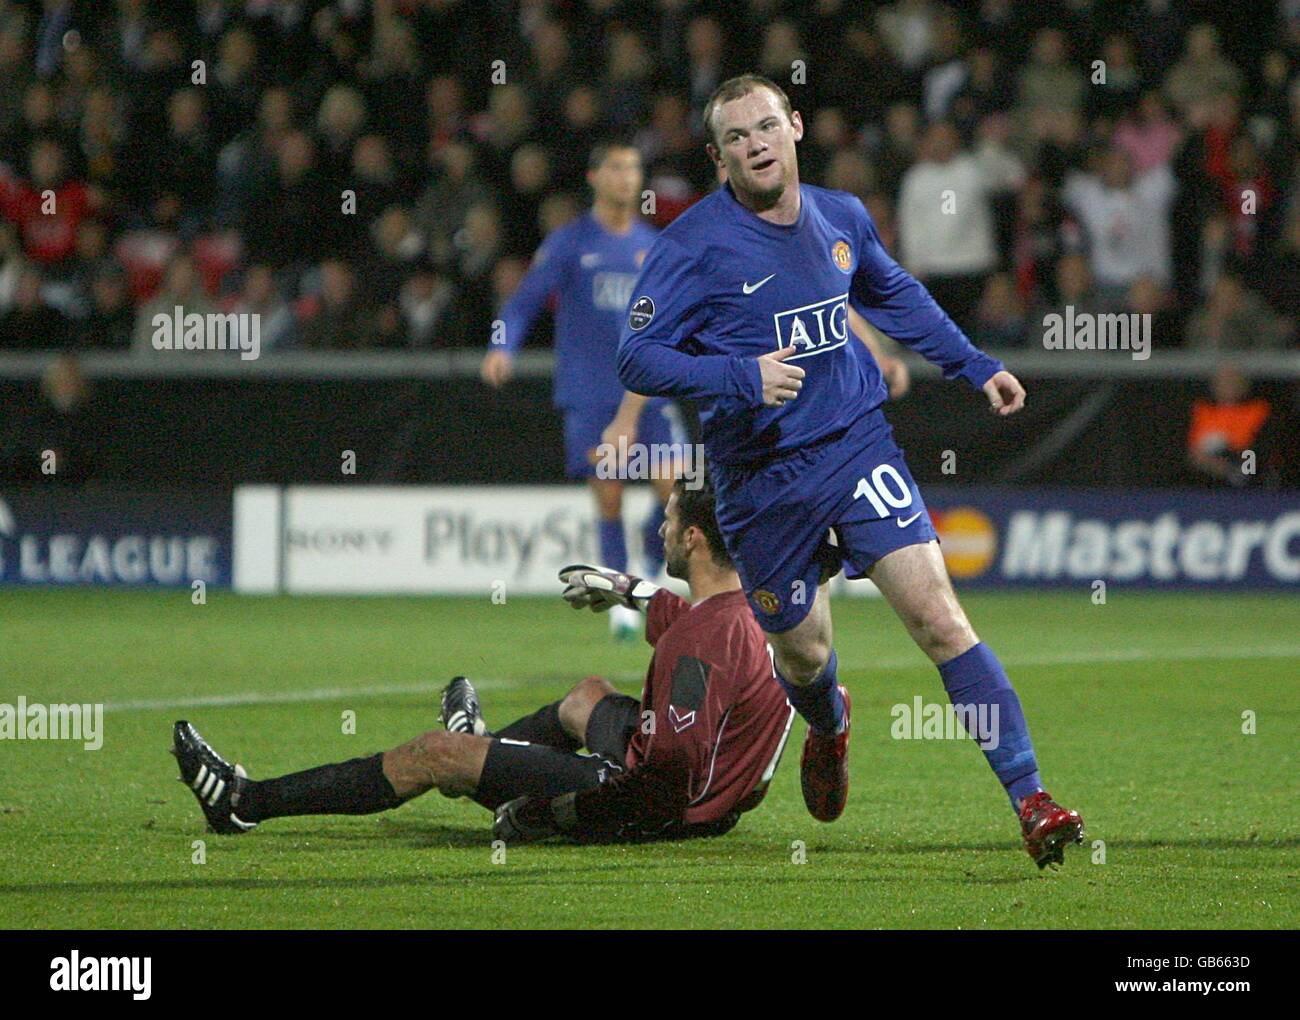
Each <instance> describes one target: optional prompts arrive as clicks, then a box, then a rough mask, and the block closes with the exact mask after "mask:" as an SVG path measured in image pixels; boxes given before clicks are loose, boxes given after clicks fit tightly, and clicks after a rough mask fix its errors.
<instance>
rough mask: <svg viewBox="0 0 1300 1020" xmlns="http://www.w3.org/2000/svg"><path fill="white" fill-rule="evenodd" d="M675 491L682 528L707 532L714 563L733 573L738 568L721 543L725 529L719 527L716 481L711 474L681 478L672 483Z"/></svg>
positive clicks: (705, 473)
mask: <svg viewBox="0 0 1300 1020" xmlns="http://www.w3.org/2000/svg"><path fill="white" fill-rule="evenodd" d="M697 482H699V483H700V484H698V485H697V484H696V483H697ZM673 491H674V492H675V493H677V520H678V523H679V524H680V525H681V527H682V528H689V527H692V526H694V527H696V528H699V529H700V530H701V531H702V532H704V539H705V541H707V542H708V544H709V553H710V555H711V556H712V557H713V562H714V563H715V564H717V565H718V566H719V567H724V568H727V569H732V570H734V569H735V566H736V565H735V564H734V563H732V562H731V556H730V555H728V553H727V546H726V543H725V542H723V541H722V529H721V528H720V527H718V513H717V505H716V501H715V498H714V494H713V481H712V479H710V478H709V476H708V473H707V472H701V474H700V476H699V478H698V479H689V478H678V479H677V481H676V482H674V483H673Z"/></svg>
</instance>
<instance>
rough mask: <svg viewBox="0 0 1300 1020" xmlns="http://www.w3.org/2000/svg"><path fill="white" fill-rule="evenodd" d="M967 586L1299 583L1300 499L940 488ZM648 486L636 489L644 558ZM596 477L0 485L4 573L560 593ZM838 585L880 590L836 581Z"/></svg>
mask: <svg viewBox="0 0 1300 1020" xmlns="http://www.w3.org/2000/svg"><path fill="white" fill-rule="evenodd" d="M925 496H926V500H927V503H928V505H929V509H930V512H931V516H932V518H933V519H934V522H935V525H936V527H937V530H938V531H939V534H940V537H941V539H942V543H943V551H944V556H945V559H946V560H947V563H948V569H949V571H950V572H951V574H952V576H953V578H954V580H955V582H956V583H957V585H958V586H960V587H986V588H996V587H1042V586H1048V587H1061V586H1083V587H1087V586H1088V585H1090V584H1092V583H1094V582H1096V581H1104V582H1106V584H1108V585H1111V584H1114V585H1128V586H1136V587H1148V588H1181V589H1197V588H1234V587H1236V588H1263V589H1267V588H1274V589H1279V588H1291V589H1295V588H1296V587H1297V586H1300V496H1297V495H1296V494H1295V493H1293V492H1291V493H1269V492H1255V491H1230V492H1189V491H1180V490H1138V491H1134V490H1127V489H1101V490H1080V489H1064V488H1048V487H1033V486H1023V487H978V486H971V487H955V486H947V487H945V486H933V487H929V488H928V489H927V490H926V492H925ZM651 499H652V496H651V493H650V490H649V489H648V487H645V486H639V487H635V488H632V489H630V490H629V491H628V492H627V494H626V499H625V514H624V520H625V524H626V528H627V539H628V548H629V550H632V555H633V563H632V564H631V569H633V570H636V569H637V568H638V566H639V563H638V562H637V550H639V548H640V544H639V532H640V524H641V522H642V521H643V520H644V518H645V516H646V515H647V514H648V513H649V510H650V500H651ZM596 548H597V543H596V540H595V534H594V527H593V523H592V518H591V505H590V496H589V495H588V493H587V492H586V490H585V488H584V487H583V486H581V485H552V486H532V485H528V486H367V485H355V486H352V485H334V486H266V485H251V486H240V487H238V488H236V489H235V490H234V492H233V498H232V494H231V490H210V489H209V490H200V491H195V490H187V491H178V490H135V489H118V488H100V487H88V488H85V489H82V490H71V489H60V488H53V487H52V488H48V489H38V488H21V489H9V488H6V489H3V490H0V583H4V584H17V585H48V586H154V587H189V586H191V585H192V584H193V582H194V581H196V580H201V581H203V582H204V583H205V584H206V585H209V586H218V587H223V586H233V587H234V589H235V590H236V591H240V592H247V593H274V592H290V593H304V594H307V593H309V594H344V593H348V594H429V595H433V594H466V595H478V596H482V597H484V598H491V597H494V596H498V597H507V596H509V595H513V594H553V593H554V591H555V584H556V581H555V577H556V572H557V571H558V570H559V569H560V568H562V567H564V566H566V565H568V564H571V563H575V562H595V561H597V560H598V558H599V557H598V554H597V551H596ZM835 590H836V591H837V592H840V591H843V592H847V593H850V594H875V592H874V587H873V586H872V585H870V583H869V582H853V583H847V584H846V583H845V582H844V581H843V580H837V582H836V589H835Z"/></svg>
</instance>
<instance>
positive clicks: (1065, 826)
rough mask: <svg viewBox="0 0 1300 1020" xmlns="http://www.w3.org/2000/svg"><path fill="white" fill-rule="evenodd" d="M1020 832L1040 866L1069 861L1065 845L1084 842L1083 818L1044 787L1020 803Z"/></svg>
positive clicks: (1031, 855) (1027, 848) (1035, 861)
mask: <svg viewBox="0 0 1300 1020" xmlns="http://www.w3.org/2000/svg"><path fill="white" fill-rule="evenodd" d="M1020 831H1021V833H1022V834H1023V836H1024V837H1025V849H1026V850H1027V851H1028V852H1029V856H1030V857H1032V858H1033V859H1034V863H1035V864H1037V865H1038V867H1039V868H1040V869H1041V868H1045V867H1047V866H1048V865H1049V864H1051V865H1054V866H1056V867H1060V865H1062V864H1063V863H1065V844H1066V843H1071V842H1073V843H1082V842H1083V819H1082V818H1080V817H1079V812H1077V811H1070V810H1069V809H1068V808H1063V807H1061V805H1060V804H1058V803H1056V801H1054V800H1052V798H1051V797H1050V796H1049V795H1048V794H1047V793H1046V792H1045V791H1043V790H1039V791H1038V793H1035V794H1032V795H1030V796H1028V797H1026V798H1025V799H1024V800H1022V801H1021V802H1020Z"/></svg>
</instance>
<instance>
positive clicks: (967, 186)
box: [898, 121, 1024, 328]
mask: <svg viewBox="0 0 1300 1020" xmlns="http://www.w3.org/2000/svg"><path fill="white" fill-rule="evenodd" d="M1023 174H1024V171H1023V168H1022V167H1021V165H1020V164H1019V162H1018V161H1017V160H1015V158H1014V157H1012V156H1011V155H1010V153H1009V150H1007V149H1006V148H1005V147H1004V146H1002V145H1001V144H1000V143H999V141H998V139H997V137H996V133H995V132H992V131H986V132H985V137H984V139H983V141H982V142H981V145H980V148H979V150H978V152H977V153H976V154H975V155H972V154H971V153H968V152H963V151H961V137H960V135H958V133H957V129H956V128H955V127H953V125H952V124H950V123H948V122H946V121H941V122H939V123H937V124H933V125H931V126H930V128H929V129H928V130H927V131H926V133H925V135H924V137H923V138H922V141H921V145H920V159H919V161H918V162H917V163H916V164H915V165H914V166H912V167H911V168H910V169H909V170H908V171H907V172H906V173H905V174H904V175H903V181H902V187H901V189H900V192H899V199H898V222H899V247H900V253H901V256H902V262H903V264H904V265H905V266H906V267H907V268H908V270H909V271H910V272H911V273H912V274H913V275H914V276H916V277H918V278H919V279H920V280H921V281H922V282H923V283H924V284H925V285H926V287H927V288H928V289H929V290H930V293H931V294H932V295H933V296H934V299H935V300H936V301H937V302H939V305H940V306H941V307H942V308H943V309H944V311H946V312H947V313H948V314H949V315H951V316H952V318H953V320H954V321H955V322H956V323H957V324H958V325H959V326H962V327H963V328H968V326H969V324H970V322H971V318H972V316H973V314H974V311H975V306H976V305H977V304H978V303H979V300H980V296H981V294H982V293H983V290H984V281H985V280H986V278H987V277H988V275H989V274H990V273H992V272H993V271H994V270H995V269H996V268H997V262H998V260H997V248H996V244H995V242H994V223H993V211H992V208H991V206H990V201H989V200H990V196H991V195H992V194H993V193H995V192H996V191H999V190H1003V189H1009V188H1012V187H1015V185H1016V184H1018V183H1019V182H1020V180H1021V179H1022V178H1023Z"/></svg>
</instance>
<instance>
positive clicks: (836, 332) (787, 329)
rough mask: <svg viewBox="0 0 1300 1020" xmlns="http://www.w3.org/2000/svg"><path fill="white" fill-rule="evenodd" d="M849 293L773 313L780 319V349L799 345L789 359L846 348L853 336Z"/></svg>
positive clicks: (778, 326) (778, 341) (778, 327)
mask: <svg viewBox="0 0 1300 1020" xmlns="http://www.w3.org/2000/svg"><path fill="white" fill-rule="evenodd" d="M848 300H849V296H848V294H841V295H840V296H839V297H833V298H827V299H826V300H825V301H818V302H817V303H816V304H812V305H804V306H803V307H802V308H791V309H790V310H789V311H785V312H777V313H776V314H775V315H773V316H772V318H773V320H774V321H775V322H776V346H777V350H780V349H781V348H783V347H797V348H798V351H797V352H796V353H794V354H792V355H790V357H789V358H787V359H786V360H787V361H797V360H799V359H800V358H807V357H810V356H812V355H814V354H825V353H826V352H827V351H833V350H835V349H836V348H837V347H843V346H844V343H845V341H846V340H847V339H848V336H849V306H848Z"/></svg>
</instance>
